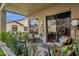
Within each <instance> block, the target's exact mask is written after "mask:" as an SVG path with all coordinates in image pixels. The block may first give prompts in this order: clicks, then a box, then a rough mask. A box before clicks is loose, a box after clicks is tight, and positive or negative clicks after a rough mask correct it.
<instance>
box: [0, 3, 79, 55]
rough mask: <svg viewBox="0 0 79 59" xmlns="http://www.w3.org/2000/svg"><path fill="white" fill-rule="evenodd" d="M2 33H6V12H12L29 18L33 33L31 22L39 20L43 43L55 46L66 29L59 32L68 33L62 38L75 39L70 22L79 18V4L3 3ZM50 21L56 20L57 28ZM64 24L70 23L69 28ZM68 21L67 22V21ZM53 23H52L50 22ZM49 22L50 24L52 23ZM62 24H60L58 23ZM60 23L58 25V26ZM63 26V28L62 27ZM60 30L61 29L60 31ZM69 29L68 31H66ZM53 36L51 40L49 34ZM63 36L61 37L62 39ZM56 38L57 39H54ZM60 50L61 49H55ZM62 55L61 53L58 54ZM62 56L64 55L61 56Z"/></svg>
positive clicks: (0, 17) (1, 14) (0, 27)
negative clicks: (55, 42) (60, 33)
mask: <svg viewBox="0 0 79 59" xmlns="http://www.w3.org/2000/svg"><path fill="white" fill-rule="evenodd" d="M0 6H1V7H0V31H1V32H6V18H5V17H4V16H5V12H4V11H6V10H7V11H11V12H14V13H18V14H21V15H25V16H27V18H28V24H29V28H28V31H29V32H30V31H31V29H30V28H31V26H30V21H31V20H33V19H38V20H39V29H38V31H39V35H40V34H42V36H41V39H42V41H43V43H50V42H51V45H53V42H54V41H56V40H57V39H59V38H60V36H58V35H59V33H58V32H57V31H58V30H59V29H61V28H64V29H63V30H61V31H59V32H63V31H64V30H65V31H64V32H66V33H64V34H62V36H64V35H66V36H68V37H69V38H72V39H75V34H74V28H73V27H72V26H70V22H71V20H72V19H74V18H79V4H56V3H25V4H22V3H11V4H9V3H2V4H0ZM49 20H54V21H52V22H55V26H54V27H53V26H50V27H49V25H48V22H49ZM61 20H62V21H63V20H64V21H63V22H65V23H66V22H69V23H68V24H69V25H68V24H67V27H66V26H65V25H64V24H61V23H62V21H61ZM65 20H67V21H65ZM50 22H51V21H50ZM50 22H49V23H50ZM58 22H60V23H58ZM57 23H58V24H57ZM62 25H63V26H62ZM58 28H59V29H58ZM66 29H67V31H66ZM51 31H52V32H53V31H54V32H53V34H52V35H51V36H50V38H49V35H48V34H49V33H50V32H51ZM76 31H77V33H76V37H77V39H79V30H76ZM62 36H61V37H62ZM54 37H55V38H54ZM55 48H57V49H58V48H59V47H55ZM58 53H60V52H58ZM61 55H62V54H61Z"/></svg>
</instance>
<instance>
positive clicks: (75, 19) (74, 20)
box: [71, 18, 79, 42]
mask: <svg viewBox="0 0 79 59" xmlns="http://www.w3.org/2000/svg"><path fill="white" fill-rule="evenodd" d="M71 25H72V26H73V27H74V39H75V42H76V41H77V39H76V29H77V26H78V25H79V19H78V18H74V19H73V20H72V21H71Z"/></svg>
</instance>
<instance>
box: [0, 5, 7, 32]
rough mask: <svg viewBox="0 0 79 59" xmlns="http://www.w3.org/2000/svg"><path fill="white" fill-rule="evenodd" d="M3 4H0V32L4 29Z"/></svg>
mask: <svg viewBox="0 0 79 59" xmlns="http://www.w3.org/2000/svg"><path fill="white" fill-rule="evenodd" d="M3 9H4V4H1V6H0V32H2V31H6V18H5V12H4V11H3Z"/></svg>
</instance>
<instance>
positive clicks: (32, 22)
mask: <svg viewBox="0 0 79 59" xmlns="http://www.w3.org/2000/svg"><path fill="white" fill-rule="evenodd" d="M34 24H39V21H38V20H35V19H33V20H31V25H34Z"/></svg>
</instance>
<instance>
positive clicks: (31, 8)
mask: <svg viewBox="0 0 79 59" xmlns="http://www.w3.org/2000/svg"><path fill="white" fill-rule="evenodd" d="M54 5H56V4H55V3H9V4H6V7H5V9H6V10H9V11H13V12H16V13H20V14H23V15H31V14H33V13H35V12H39V11H41V10H43V9H45V8H48V7H51V6H54Z"/></svg>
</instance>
